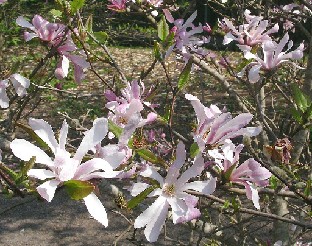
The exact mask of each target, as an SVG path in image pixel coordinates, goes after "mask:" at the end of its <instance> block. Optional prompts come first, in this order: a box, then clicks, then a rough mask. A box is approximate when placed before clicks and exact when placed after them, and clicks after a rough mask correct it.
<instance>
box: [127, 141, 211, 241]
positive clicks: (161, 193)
mask: <svg viewBox="0 0 312 246" xmlns="http://www.w3.org/2000/svg"><path fill="white" fill-rule="evenodd" d="M185 159H186V153H185V146H184V144H183V143H182V142H180V143H179V144H178V146H177V153H176V160H175V161H174V163H173V164H172V165H171V166H170V168H169V170H168V174H167V177H166V178H163V177H162V176H161V175H160V174H159V173H158V172H157V171H156V170H155V169H154V168H152V167H150V166H148V167H146V169H145V170H144V171H143V172H141V173H140V175H141V176H143V177H148V178H152V179H155V180H157V181H158V183H159V186H160V188H157V189H155V190H154V191H153V192H152V193H151V194H150V196H152V197H153V196H158V198H157V199H156V200H155V201H154V203H153V204H152V205H151V206H150V207H148V208H147V209H146V210H145V211H144V212H143V213H141V214H140V215H139V216H138V217H137V218H136V220H135V222H134V227H135V228H142V227H145V226H146V228H145V230H144V234H145V237H146V239H147V240H148V241H149V242H155V241H156V240H157V238H158V236H159V234H160V231H161V228H162V227H163V225H164V223H165V219H166V217H167V214H168V209H169V207H171V209H172V220H173V223H174V224H176V223H181V222H185V221H190V220H192V219H194V218H197V217H198V216H200V211H199V210H198V209H197V208H195V206H196V205H197V202H198V198H197V197H195V196H193V195H190V194H188V193H187V190H189V189H191V190H195V191H198V192H202V193H204V194H207V195H208V194H211V193H212V192H214V190H215V188H216V179H215V178H211V179H210V180H208V181H193V182H188V181H189V179H191V178H193V177H196V176H198V175H200V174H201V172H202V171H203V169H204V159H203V158H202V156H201V155H198V156H197V157H196V159H195V160H194V163H193V165H192V166H191V167H189V168H188V169H187V170H186V171H185V172H184V173H182V174H181V175H180V169H181V167H182V166H183V164H184V163H185ZM147 187H149V185H148V184H145V183H136V184H134V185H133V187H132V189H131V193H132V195H137V194H139V193H140V192H142V191H143V190H145V189H146V188H147Z"/></svg>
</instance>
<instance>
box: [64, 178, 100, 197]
mask: <svg viewBox="0 0 312 246" xmlns="http://www.w3.org/2000/svg"><path fill="white" fill-rule="evenodd" d="M64 186H65V188H66V191H67V192H68V194H69V196H70V197H71V199H74V200H80V199H83V198H85V197H86V196H88V195H89V194H90V193H91V192H92V191H94V189H95V187H94V185H93V184H91V183H90V182H88V181H81V180H69V181H66V182H64Z"/></svg>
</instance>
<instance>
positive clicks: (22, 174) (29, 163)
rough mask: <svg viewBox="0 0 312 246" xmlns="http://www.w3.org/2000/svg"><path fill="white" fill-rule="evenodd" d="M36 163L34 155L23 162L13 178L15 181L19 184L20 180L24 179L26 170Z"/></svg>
mask: <svg viewBox="0 0 312 246" xmlns="http://www.w3.org/2000/svg"><path fill="white" fill-rule="evenodd" d="M35 163H36V157H35V156H33V157H31V158H30V160H29V161H26V162H24V164H23V166H22V168H21V171H20V172H19V173H18V176H17V178H16V179H15V183H16V184H20V183H21V182H23V181H24V180H25V178H26V177H27V172H28V171H29V170H30V169H32V167H33V166H34V165H35Z"/></svg>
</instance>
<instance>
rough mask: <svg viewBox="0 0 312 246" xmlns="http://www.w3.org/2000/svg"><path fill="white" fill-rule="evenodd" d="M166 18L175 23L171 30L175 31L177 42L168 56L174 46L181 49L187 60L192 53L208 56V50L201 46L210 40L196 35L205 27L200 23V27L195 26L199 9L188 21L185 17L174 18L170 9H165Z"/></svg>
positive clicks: (173, 46) (169, 50)
mask: <svg viewBox="0 0 312 246" xmlns="http://www.w3.org/2000/svg"><path fill="white" fill-rule="evenodd" d="M163 12H164V14H165V16H166V19H167V21H168V22H169V23H172V24H174V27H173V28H172V29H171V32H173V33H174V40H175V43H174V44H173V45H172V46H171V47H170V48H169V49H168V51H167V54H166V57H168V56H169V55H170V54H171V52H172V51H173V49H174V48H176V49H177V50H179V51H180V52H181V53H182V55H183V57H184V59H185V61H187V60H188V59H189V58H190V55H191V53H195V54H199V55H202V56H206V55H207V54H208V51H205V50H204V49H202V48H200V46H202V45H203V44H205V43H208V42H209V39H206V38H204V39H199V38H196V37H195V36H194V35H195V34H198V33H202V32H203V27H202V25H201V24H199V26H198V27H195V26H194V24H193V21H194V20H195V18H196V16H197V11H195V12H194V13H193V14H192V15H191V16H190V17H189V18H188V19H187V20H186V21H184V20H183V19H177V20H174V18H173V17H172V15H171V13H170V12H169V10H167V9H164V10H163Z"/></svg>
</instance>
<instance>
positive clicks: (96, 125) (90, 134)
mask: <svg viewBox="0 0 312 246" xmlns="http://www.w3.org/2000/svg"><path fill="white" fill-rule="evenodd" d="M107 131H108V123H107V119H105V118H99V119H96V120H95V121H94V122H93V127H92V128H91V129H90V130H89V131H87V132H86V134H85V136H84V138H83V139H82V141H81V144H80V146H79V148H78V149H77V152H76V154H75V156H74V159H76V160H79V161H81V160H82V158H83V156H84V155H85V154H86V153H87V152H88V150H90V149H92V148H93V147H94V146H95V145H97V144H98V143H100V142H101V141H102V140H103V139H104V138H105V136H106V134H107Z"/></svg>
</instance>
